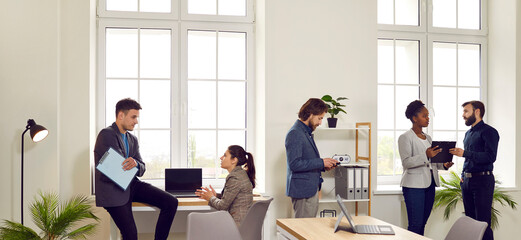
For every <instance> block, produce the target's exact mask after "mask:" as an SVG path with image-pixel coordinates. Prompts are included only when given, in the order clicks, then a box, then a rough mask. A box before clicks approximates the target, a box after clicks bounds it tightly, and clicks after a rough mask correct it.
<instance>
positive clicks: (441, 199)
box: [434, 171, 517, 229]
mask: <svg viewBox="0 0 521 240" xmlns="http://www.w3.org/2000/svg"><path fill="white" fill-rule="evenodd" d="M440 178H441V186H442V187H443V188H442V189H439V190H436V196H435V197H434V208H435V209H437V208H442V207H445V210H444V211H443V218H444V219H445V220H447V219H449V217H450V215H451V214H452V212H453V211H454V209H456V206H457V205H458V203H459V202H460V201H461V202H463V198H462V196H461V185H460V182H461V178H460V177H459V176H458V175H457V174H456V173H455V172H453V171H451V172H450V174H449V178H448V180H445V179H444V178H443V177H440ZM500 184H501V182H500V181H498V180H496V183H495V187H494V195H493V198H492V216H491V220H490V225H491V226H490V227H491V228H492V229H496V228H497V227H498V226H499V225H498V218H499V217H500V216H501V213H500V212H499V210H498V209H497V208H495V207H494V204H495V203H500V204H501V206H509V207H510V208H512V209H514V210H515V209H516V206H517V202H515V201H514V200H513V198H512V196H510V195H508V194H507V193H506V192H505V191H504V190H503V189H502V188H500V187H499V185H500Z"/></svg>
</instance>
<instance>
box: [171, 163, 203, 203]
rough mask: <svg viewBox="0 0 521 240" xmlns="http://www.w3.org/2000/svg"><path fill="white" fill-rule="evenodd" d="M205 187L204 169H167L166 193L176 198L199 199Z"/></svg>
mask: <svg viewBox="0 0 521 240" xmlns="http://www.w3.org/2000/svg"><path fill="white" fill-rule="evenodd" d="M202 185H203V169H202V168H165V191H167V192H169V193H170V194H172V195H174V196H175V197H178V198H182V197H197V196H196V195H195V190H197V189H200V188H201V186H202Z"/></svg>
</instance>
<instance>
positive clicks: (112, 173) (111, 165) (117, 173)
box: [96, 148, 137, 191]
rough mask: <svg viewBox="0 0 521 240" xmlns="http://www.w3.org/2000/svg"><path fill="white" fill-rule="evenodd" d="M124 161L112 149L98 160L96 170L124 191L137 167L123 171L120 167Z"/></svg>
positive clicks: (134, 174)
mask: <svg viewBox="0 0 521 240" xmlns="http://www.w3.org/2000/svg"><path fill="white" fill-rule="evenodd" d="M123 161H125V158H124V157H123V156H121V155H120V154H119V153H118V152H116V150H114V149H113V148H109V150H107V152H106V153H105V154H103V156H102V157H101V159H100V160H99V163H98V166H96V169H98V170H99V171H100V172H101V173H103V174H104V175H105V176H107V177H108V178H110V179H111V180H112V181H114V182H115V183H116V184H117V185H118V186H120V187H121V188H122V189H123V190H124V191H125V190H127V188H128V185H129V184H130V182H131V181H132V179H133V178H134V176H136V173H137V167H134V168H132V169H130V170H128V171H125V170H123V166H122V165H121V164H122V163H123Z"/></svg>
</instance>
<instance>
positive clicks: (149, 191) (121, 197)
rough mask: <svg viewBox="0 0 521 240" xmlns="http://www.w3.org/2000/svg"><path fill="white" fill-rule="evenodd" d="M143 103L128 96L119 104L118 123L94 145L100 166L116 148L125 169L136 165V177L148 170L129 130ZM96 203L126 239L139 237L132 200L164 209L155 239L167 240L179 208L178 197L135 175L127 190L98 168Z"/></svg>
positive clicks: (133, 124)
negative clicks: (105, 157) (109, 151)
mask: <svg viewBox="0 0 521 240" xmlns="http://www.w3.org/2000/svg"><path fill="white" fill-rule="evenodd" d="M140 109H141V105H140V104H139V103H138V102H136V101H134V100H132V99H130V98H125V99H122V100H120V101H119V102H118V103H117V104H116V122H114V123H113V124H112V125H111V126H109V127H107V128H105V129H103V130H101V132H100V133H99V134H98V138H97V139H96V145H95V147H94V161H95V164H96V165H98V163H99V161H100V159H101V157H102V156H103V154H105V153H106V152H107V150H108V149H109V148H113V149H114V150H116V152H118V153H119V154H121V155H122V156H123V157H124V158H125V161H124V162H123V163H122V166H121V167H122V168H123V169H124V170H125V171H128V170H130V169H133V168H137V169H138V171H137V174H136V175H137V176H138V177H141V176H143V174H144V173H145V170H146V169H145V163H144V162H143V160H141V154H140V153H139V144H138V141H137V138H136V137H135V136H134V135H132V134H131V133H129V132H128V131H132V130H134V126H135V125H136V124H137V123H138V117H139V110H140ZM95 189H96V206H98V207H103V208H105V210H107V212H108V213H109V214H110V216H111V217H112V219H113V220H114V222H115V223H116V226H118V228H119V230H120V232H121V236H122V237H123V240H129V239H130V240H134V239H135V240H137V239H138V238H137V228H136V223H135V222H134V216H133V215H132V202H142V203H146V204H149V205H152V206H156V207H158V208H159V209H161V212H160V213H159V218H158V220H157V225H156V233H155V239H156V240H157V239H161V240H165V239H167V237H168V234H169V232H170V227H171V226H172V221H173V220H174V216H175V213H176V211H177V203H178V202H177V199H176V198H175V197H174V196H172V195H171V194H169V193H167V192H165V191H163V190H161V189H159V188H156V187H154V186H152V185H150V184H148V183H145V182H142V181H140V180H139V179H138V178H137V177H134V179H133V180H132V182H131V183H130V184H129V186H128V187H127V189H126V190H123V189H122V188H121V187H120V186H119V185H117V184H116V183H114V182H113V181H112V180H111V179H110V178H108V177H107V176H105V175H103V174H102V173H101V172H100V171H98V170H96V177H95Z"/></svg>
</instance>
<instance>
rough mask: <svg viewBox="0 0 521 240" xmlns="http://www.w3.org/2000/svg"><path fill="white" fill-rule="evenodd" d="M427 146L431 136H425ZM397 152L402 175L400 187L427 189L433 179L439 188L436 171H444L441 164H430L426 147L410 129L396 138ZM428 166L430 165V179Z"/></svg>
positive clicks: (430, 141) (430, 142)
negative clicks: (400, 160)
mask: <svg viewBox="0 0 521 240" xmlns="http://www.w3.org/2000/svg"><path fill="white" fill-rule="evenodd" d="M425 136H426V137H427V141H428V142H429V145H431V144H432V138H431V136H429V135H427V134H425ZM398 150H399V152H400V158H401V159H402V166H403V175H402V181H401V183H400V186H402V187H408V188H427V187H429V186H430V185H431V180H432V178H434V181H435V184H436V186H437V187H439V186H440V180H439V177H438V169H444V166H443V163H431V162H430V159H428V158H427V154H426V153H425V151H426V150H427V147H425V145H424V144H423V143H422V141H421V139H420V138H419V137H418V136H416V133H414V131H413V130H412V129H411V130H409V131H407V132H405V133H404V134H402V135H401V136H400V137H399V138H398ZM429 164H431V165H432V177H431V171H430V168H429Z"/></svg>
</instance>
